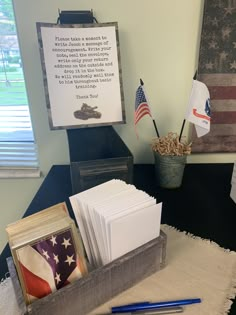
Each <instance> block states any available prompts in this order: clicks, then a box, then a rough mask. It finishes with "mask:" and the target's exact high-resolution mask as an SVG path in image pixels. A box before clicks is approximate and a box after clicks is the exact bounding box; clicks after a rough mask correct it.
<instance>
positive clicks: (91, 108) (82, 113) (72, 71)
mask: <svg viewBox="0 0 236 315" xmlns="http://www.w3.org/2000/svg"><path fill="white" fill-rule="evenodd" d="M37 34H38V41H39V48H40V57H41V63H42V70H43V79H44V87H45V96H46V104H47V110H48V117H49V125H50V128H51V129H72V128H78V127H90V126H91V127H94V126H101V125H113V124H120V123H125V108H124V95H123V87H122V75H121V61H120V50H119V38H118V24H117V23H116V22H114V23H102V24H100V23H99V24H95V23H94V24H51V23H39V22H38V23H37Z"/></svg>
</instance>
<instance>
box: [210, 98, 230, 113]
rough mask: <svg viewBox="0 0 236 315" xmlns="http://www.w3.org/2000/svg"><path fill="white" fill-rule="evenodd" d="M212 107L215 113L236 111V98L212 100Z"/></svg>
mask: <svg viewBox="0 0 236 315" xmlns="http://www.w3.org/2000/svg"><path fill="white" fill-rule="evenodd" d="M211 109H212V111H213V113H215V112H221V111H223V112H224V111H227V112H234V111H236V100H224V102H223V103H222V100H211Z"/></svg>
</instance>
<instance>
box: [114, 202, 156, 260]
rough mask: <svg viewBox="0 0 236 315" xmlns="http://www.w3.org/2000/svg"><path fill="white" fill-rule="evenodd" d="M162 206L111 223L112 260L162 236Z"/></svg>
mask: <svg viewBox="0 0 236 315" xmlns="http://www.w3.org/2000/svg"><path fill="white" fill-rule="evenodd" d="M161 210H162V204H161V203H159V204H155V205H152V206H150V207H147V208H142V209H140V210H139V211H136V212H133V213H131V214H129V215H126V216H124V217H120V218H119V219H117V220H114V221H111V222H110V225H109V229H110V248H111V260H114V259H116V258H118V257H120V256H122V255H124V254H126V253H128V252H129V251H131V250H133V249H135V248H137V247H139V246H141V245H143V244H145V243H147V242H149V241H151V240H152V239H154V238H156V237H158V236H159V235H160V223H161Z"/></svg>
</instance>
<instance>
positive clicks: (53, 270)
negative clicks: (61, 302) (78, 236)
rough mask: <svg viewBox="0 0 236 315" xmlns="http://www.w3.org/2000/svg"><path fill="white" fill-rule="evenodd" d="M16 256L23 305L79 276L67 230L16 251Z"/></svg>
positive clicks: (75, 252) (71, 239)
mask: <svg viewBox="0 0 236 315" xmlns="http://www.w3.org/2000/svg"><path fill="white" fill-rule="evenodd" d="M16 253H17V259H18V263H19V268H20V272H21V276H22V277H21V281H22V280H23V288H25V291H26V292H25V295H26V299H27V301H26V302H27V303H31V302H33V301H34V300H35V299H39V298H42V297H44V296H46V295H48V294H50V293H52V292H54V291H55V290H58V289H60V288H62V287H63V286H65V285H67V284H69V283H71V282H72V281H74V280H76V279H78V278H80V277H81V276H82V272H81V271H82V266H81V265H80V261H79V259H78V253H77V250H76V246H75V243H74V240H73V234H72V231H71V229H68V230H65V231H63V232H58V233H55V234H53V235H50V237H47V238H45V239H42V240H39V241H37V242H36V243H34V244H32V245H27V246H24V247H22V248H20V249H17V251H16Z"/></svg>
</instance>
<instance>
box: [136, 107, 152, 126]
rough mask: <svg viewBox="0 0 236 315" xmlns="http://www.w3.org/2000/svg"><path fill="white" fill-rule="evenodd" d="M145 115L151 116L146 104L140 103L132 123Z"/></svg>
mask: <svg viewBox="0 0 236 315" xmlns="http://www.w3.org/2000/svg"><path fill="white" fill-rule="evenodd" d="M145 115H149V116H150V117H152V116H151V113H150V109H149V106H148V104H146V103H142V104H140V105H139V107H138V109H137V110H136V113H135V116H134V118H135V120H134V123H135V124H137V123H138V122H139V120H140V119H141V118H142V117H143V116H145Z"/></svg>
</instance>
